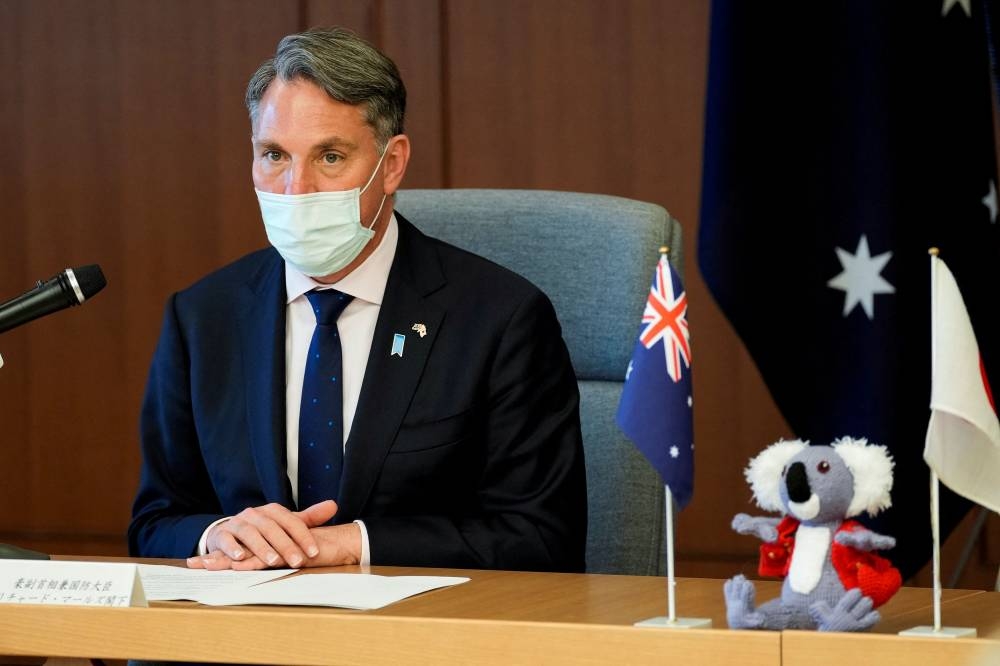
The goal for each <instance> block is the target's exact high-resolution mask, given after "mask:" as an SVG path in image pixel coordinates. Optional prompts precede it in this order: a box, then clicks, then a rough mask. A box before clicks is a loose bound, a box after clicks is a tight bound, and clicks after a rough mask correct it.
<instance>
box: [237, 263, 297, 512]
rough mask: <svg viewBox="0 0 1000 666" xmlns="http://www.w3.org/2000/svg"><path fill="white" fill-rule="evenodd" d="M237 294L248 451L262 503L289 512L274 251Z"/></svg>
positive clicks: (278, 271) (281, 289) (281, 284)
mask: <svg viewBox="0 0 1000 666" xmlns="http://www.w3.org/2000/svg"><path fill="white" fill-rule="evenodd" d="M272 254H273V256H272V257H271V258H270V259H269V260H268V261H266V262H265V263H264V264H263V265H262V266H261V268H260V269H259V270H258V271H257V273H256V274H255V275H254V276H253V277H252V278H251V280H250V281H249V282H248V283H247V284H246V286H245V287H244V288H243V289H242V290H241V292H240V297H241V299H242V302H241V307H240V312H241V322H240V324H241V325H240V333H241V352H242V355H243V374H244V391H245V393H246V401H247V424H248V430H249V438H250V449H251V451H252V452H253V458H254V464H255V466H256V468H257V476H258V479H259V480H260V486H261V489H262V491H263V493H264V498H265V500H266V501H267V502H277V503H279V504H283V505H285V506H287V507H290V508H294V506H295V505H294V503H293V501H292V492H291V486H290V485H289V483H288V476H287V475H286V473H285V462H286V461H285V456H286V453H285V446H286V439H285V300H286V298H285V279H284V270H283V268H284V264H283V262H282V261H281V260H280V259H279V258H278V255H277V253H276V252H273V251H272Z"/></svg>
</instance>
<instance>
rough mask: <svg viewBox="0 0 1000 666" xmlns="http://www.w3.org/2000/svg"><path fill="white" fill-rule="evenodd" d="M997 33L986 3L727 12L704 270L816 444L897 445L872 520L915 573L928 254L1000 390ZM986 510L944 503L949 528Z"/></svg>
mask: <svg viewBox="0 0 1000 666" xmlns="http://www.w3.org/2000/svg"><path fill="white" fill-rule="evenodd" d="M986 23H987V22H986V16H985V11H984V6H983V4H982V2H981V0H907V1H905V2H902V1H896V2H891V1H888V0H841V1H837V2H815V3H805V4H804V3H798V2H765V3H761V2H745V1H743V0H715V1H714V2H713V3H712V19H711V44H710V63H709V77H708V94H707V106H706V125H705V153H704V174H703V184H702V202H701V227H700V232H699V233H700V235H699V248H698V259H699V264H700V267H701V270H702V273H703V275H704V278H705V281H706V283H707V284H708V286H709V289H710V291H711V292H712V294H713V295H714V297H715V298H716V300H717V301H718V303H719V305H720V307H721V308H722V310H723V311H724V312H725V313H726V315H727V316H728V318H729V319H730V321H731V322H732V324H733V326H734V327H735V329H736V331H737V333H738V334H739V335H740V337H741V338H742V339H743V341H744V343H745V344H746V347H747V349H748V350H749V352H750V354H751V355H752V356H753V358H754V361H755V362H756V364H757V366H758V368H759V370H760V372H761V374H762V376H763V378H764V380H765V382H766V383H767V386H768V388H769V389H770V391H771V393H772V395H773V397H774V399H775V401H776V403H777V405H778V407H779V409H780V410H781V412H782V414H783V415H784V416H785V418H786V419H787V420H788V422H789V424H790V426H791V428H792V429H793V430H794V432H795V435H796V436H798V437H801V438H803V439H808V440H811V441H812V442H813V443H814V444H828V443H830V442H831V441H832V440H833V439H834V438H836V437H839V436H841V435H851V436H855V437H868V438H869V440H871V441H874V442H877V443H880V444H885V445H887V446H888V447H889V448H890V450H891V451H892V454H893V456H894V457H895V460H896V467H895V472H894V479H895V485H894V488H893V507H892V508H891V509H890V510H889V511H888V512H887V513H885V514H883V515H882V516H880V517H879V518H877V519H876V520H874V521H868V522H869V524H870V525H871V526H872V527H873V528H875V529H878V530H879V531H881V532H883V533H885V534H890V535H892V536H895V537H896V538H897V542H898V543H897V547H896V548H895V549H894V550H893V551H889V553H888V555H889V556H890V557H891V558H892V559H893V560H894V562H895V563H896V565H897V566H898V567H899V568H900V569H901V570H902V572H903V574H904V576H907V577H908V576H910V575H912V574H913V573H915V572H916V570H917V569H919V568H920V567H921V566H922V565H923V564H924V563H925V562H926V561H927V559H928V558H929V554H930V529H929V527H928V524H929V518H928V475H929V472H928V469H927V467H926V465H925V464H924V463H923V460H922V450H923V439H924V435H925V431H926V424H927V417H928V404H929V398H930V302H929V301H930V297H929V294H930V291H929V290H930V277H929V260H928V256H927V250H928V248H930V247H932V246H937V247H939V248H940V249H941V257H942V258H943V259H945V260H946V261H947V262H948V266H949V267H952V270H953V272H954V274H955V277H956V279H957V280H958V282H959V283H960V284H961V285H962V288H963V294H964V295H965V296H966V301H967V305H968V309H969V314H970V316H971V319H972V324H973V326H974V328H975V330H976V332H977V336H978V337H979V339H980V340H981V341H982V342H983V346H982V350H981V352H982V356H983V360H984V363H985V365H986V370H987V374H988V375H989V376H991V377H1000V308H998V307H997V302H998V299H997V292H998V285H1000V238H998V236H1000V224H998V221H997V171H996V158H995V144H994V141H993V129H992V116H991V113H992V111H991V77H990V60H989V52H988V48H987V42H988V40H987V30H986ZM998 482H1000V480H998ZM967 507H968V505H967V504H966V503H965V502H964V500H960V499H959V498H957V497H956V496H954V495H951V494H950V493H944V494H943V496H942V514H941V518H942V527H943V528H944V529H945V530H948V529H950V528H951V527H953V526H954V525H955V524H956V523H957V521H958V520H959V519H960V518H961V516H962V515H964V513H965V512H966V510H967Z"/></svg>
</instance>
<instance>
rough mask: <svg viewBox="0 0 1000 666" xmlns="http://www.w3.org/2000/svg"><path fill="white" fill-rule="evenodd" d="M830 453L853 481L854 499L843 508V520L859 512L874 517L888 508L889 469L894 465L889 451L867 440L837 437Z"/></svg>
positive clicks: (890, 501)
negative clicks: (844, 516) (837, 458)
mask: <svg viewBox="0 0 1000 666" xmlns="http://www.w3.org/2000/svg"><path fill="white" fill-rule="evenodd" d="M832 446H833V450H834V451H836V452H837V455H839V456H840V457H841V459H842V460H843V461H844V464H845V465H847V469H849V470H851V475H852V476H853V477H854V497H853V498H852V499H851V504H850V506H848V507H847V516H846V517H847V518H853V517H854V516H857V515H860V514H861V513H862V512H867V513H868V515H869V516H874V515H875V514H877V513H878V512H880V511H882V510H884V509H888V508H889V507H890V506H892V496H891V494H890V493H891V491H892V468H893V466H894V465H895V464H896V463H894V462H893V460H892V456H891V455H889V450H888V449H887V448H885V447H884V446H882V445H880V444H869V443H868V440H866V439H864V438H861V439H852V438H850V437H841V438H840V439H838V440H837V441H835V442H834V443H833V445H832Z"/></svg>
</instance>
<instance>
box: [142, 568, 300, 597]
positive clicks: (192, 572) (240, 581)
mask: <svg viewBox="0 0 1000 666" xmlns="http://www.w3.org/2000/svg"><path fill="white" fill-rule="evenodd" d="M295 571H296V570H295V569H265V570H263V571H232V570H231V569H225V570H223V571H206V570H205V569H186V568H184V567H171V566H166V565H160V564H140V565H139V577H140V578H141V579H142V588H143V590H145V592H146V600H147V601H173V600H176V599H190V600H191V601H197V600H198V596H199V595H203V594H207V593H209V592H215V591H217V590H232V591H234V592H236V591H239V590H243V589H246V588H248V587H251V586H252V585H257V584H258V583H266V582H267V581H269V580H274V579H275V578H281V577H282V576H287V575H288V574H293V573H295Z"/></svg>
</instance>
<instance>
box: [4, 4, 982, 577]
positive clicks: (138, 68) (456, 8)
mask: <svg viewBox="0 0 1000 666" xmlns="http://www.w3.org/2000/svg"><path fill="white" fill-rule="evenodd" d="M708 9H709V3H708V2H707V0H618V1H616V2H607V1H606V0H507V1H505V2H495V1H492V0H338V1H335V2H334V1H326V2H320V1H317V0H286V1H275V0H176V1H170V2H167V1H166V0H142V1H133V0H32V1H30V2H28V1H27V0H0V27H2V30H3V34H4V39H3V40H0V63H3V64H4V68H3V70H4V73H3V75H2V76H0V149H2V153H0V155H2V157H0V202H2V206H0V300H2V299H6V298H9V297H12V296H14V295H16V294H19V293H21V292H22V291H24V290H25V289H27V288H28V287H30V286H31V285H32V284H33V282H34V281H35V280H37V279H40V278H46V277H49V276H50V275H52V274H54V273H55V272H57V271H59V270H61V269H62V268H65V267H68V266H78V265H81V264H86V263H99V264H100V265H101V267H102V268H103V270H104V272H105V274H106V275H107V277H108V282H109V286H108V288H107V289H106V290H105V291H104V292H103V293H102V294H100V295H99V296H98V297H97V298H95V299H94V301H93V302H92V303H88V304H87V305H86V306H85V307H84V308H81V309H78V310H73V311H69V312H65V313H61V314H59V315H56V316H53V317H49V318H46V319H42V320H39V321H36V322H34V323H32V324H31V325H30V326H25V327H22V328H20V329H18V330H15V331H12V332H10V333H7V334H5V335H3V336H0V353H2V354H3V356H4V359H5V360H6V365H5V366H4V367H3V368H2V369H0V541H5V542H11V543H16V544H19V545H23V546H28V547H33V548H38V549H41V550H45V551H48V552H55V553H77V554H111V555H114V554H124V552H125V545H124V530H125V526H126V524H127V522H128V515H129V506H130V503H131V499H132V495H133V493H134V490H135V487H136V481H137V473H138V466H139V453H138V446H137V438H138V436H137V433H138V412H139V404H140V399H141V396H142V391H143V386H144V382H145V376H146V371H147V367H148V363H149V359H150V356H151V354H152V350H153V345H154V344H155V340H156V336H157V333H158V328H159V323H160V317H161V313H162V307H163V304H164V301H165V299H166V297H167V296H168V294H170V293H171V292H173V291H175V290H177V289H180V288H183V287H184V286H186V285H188V284H189V283H191V282H192V281H194V280H195V279H197V278H198V277H199V276H201V275H203V274H205V273H206V272H208V271H210V270H212V269H213V268H215V267H218V266H220V265H222V264H223V263H225V262H228V261H230V260H232V259H234V258H236V257H238V256H240V255H241V254H243V253H245V252H247V251H250V250H252V249H255V248H258V247H260V246H262V245H264V244H265V242H266V241H265V238H264V235H263V231H262V228H261V224H260V219H259V213H258V210H257V206H256V201H255V199H254V197H253V190H252V186H251V183H250V170H249V167H250V164H249V160H250V145H249V128H248V124H247V121H246V116H245V111H244V109H243V107H242V95H243V89H244V86H245V83H246V80H247V78H248V77H249V75H250V73H251V72H252V71H253V70H254V69H255V67H256V66H257V65H258V64H259V63H260V61H262V60H263V59H264V58H266V57H268V56H269V55H270V54H271V53H273V50H274V47H275V44H276V43H277V40H278V39H279V38H280V37H281V36H283V35H285V34H287V33H290V32H295V31H298V30H301V29H304V28H306V27H310V26H314V25H333V24H339V25H343V26H346V27H349V28H351V29H354V30H356V31H357V32H359V33H360V34H362V35H363V36H365V37H367V38H369V39H371V40H372V41H374V42H375V43H376V44H377V45H378V46H380V47H381V48H382V49H383V50H385V51H386V52H387V53H388V54H389V55H390V56H391V57H392V58H393V59H395V60H396V62H397V64H398V65H399V67H400V69H401V70H402V73H403V77H404V79H405V81H406V84H407V87H408V90H409V93H410V97H409V114H408V120H407V129H408V133H409V134H410V136H411V138H412V140H413V147H414V158H413V161H412V162H411V166H410V170H409V174H408V176H407V180H406V182H405V186H408V187H518V188H539V189H556V190H572V191H585V192H598V193H605V194H613V195H618V196H624V197H631V198H636V199H642V200H646V201H651V202H655V203H657V204H660V205H662V206H664V207H665V208H667V209H668V210H669V211H670V212H671V213H672V214H673V215H674V216H675V217H677V218H678V219H679V220H680V221H681V223H682V224H683V226H684V230H685V235H686V238H685V253H686V255H687V257H688V260H687V270H686V276H685V278H686V285H687V288H688V293H689V296H690V301H691V308H690V315H689V318H690V322H691V326H692V330H693V335H694V338H693V343H694V353H695V368H696V373H695V377H696V380H695V391H696V395H695V401H696V404H697V405H698V409H697V410H696V412H695V413H696V423H695V433H696V442H697V446H698V452H699V458H698V462H697V479H696V492H695V496H694V500H693V501H692V503H691V505H690V508H689V509H688V510H687V511H685V512H684V513H683V514H682V515H681V516H680V519H679V526H678V548H679V563H678V573H679V574H681V575H714V576H728V575H731V574H732V573H734V572H735V571H737V570H745V571H748V572H749V571H752V569H753V567H754V564H753V563H754V560H755V551H756V545H755V544H754V543H753V542H752V540H750V539H747V538H744V537H738V536H736V535H734V534H733V533H732V532H731V531H730V529H729V526H728V525H729V521H730V519H731V517H732V515H733V514H734V513H736V512H737V511H741V510H748V509H749V508H750V505H749V497H750V493H749V490H748V489H747V487H746V484H745V482H744V480H743V478H742V474H741V470H742V468H743V466H744V465H745V463H746V461H747V459H748V458H749V457H750V456H752V455H754V454H755V453H756V452H758V451H759V450H761V449H762V448H764V446H766V445H767V444H769V443H770V442H772V441H774V440H776V439H778V438H779V437H782V436H789V435H790V433H789V431H788V428H787V425H786V424H785V423H784V421H783V420H782V418H781V417H780V415H779V413H778V412H777V410H776V408H775V406H774V404H773V403H772V401H771V399H770V397H769V396H768V394H767V391H766V389H765V388H764V386H763V384H762V383H761V381H760V377H759V375H758V374H757V372H756V370H755V369H754V368H753V365H752V363H751V362H750V360H749V357H748V356H747V354H746V353H745V351H744V349H743V347H742V346H741V344H740V343H739V341H738V339H737V338H736V337H735V336H734V334H733V332H732V330H731V329H730V328H729V326H728V324H727V323H726V321H725V319H724V318H723V317H722V316H721V314H720V313H719V312H718V310H717V309H716V308H715V305H714V303H713V302H712V300H711V298H710V297H709V295H708V293H707V292H706V290H705V287H704V285H703V283H702V281H701V278H700V275H699V273H698V271H697V267H696V265H695V262H694V256H695V246H696V236H697V230H698V200H699V182H700V176H701V142H702V129H703V124H702V113H703V106H704V100H703V97H704V92H705V78H706V69H707V62H706V53H707V44H708ZM623 510H625V508H624V507H623ZM914 510H915V513H916V515H919V516H921V517H922V516H923V514H924V509H923V508H922V507H915V508H914ZM921 519H922V518H921ZM996 527H997V526H996V524H995V523H993V524H992V525H991V528H992V529H993V532H992V533H991V534H990V537H991V538H990V539H986V540H983V541H982V542H981V544H980V546H979V548H978V550H977V553H976V557H975V558H974V566H973V568H972V569H970V570H969V573H968V574H967V575H966V577H965V579H963V583H965V584H967V585H970V586H971V585H982V586H989V585H991V584H992V575H994V574H995V571H996V565H997V562H998V561H1000V546H998V542H1000V539H998V538H997V535H996V532H997V530H996ZM966 528H967V525H966ZM964 531H966V529H963V530H960V532H963V533H964ZM962 536H964V534H960V536H959V538H958V540H954V539H953V543H950V544H949V547H950V549H949V551H947V553H946V563H945V565H946V570H947V567H948V565H949V560H948V559H947V558H949V557H950V558H952V559H953V554H954V551H955V549H956V548H957V547H958V545H960V539H961V537H962Z"/></svg>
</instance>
